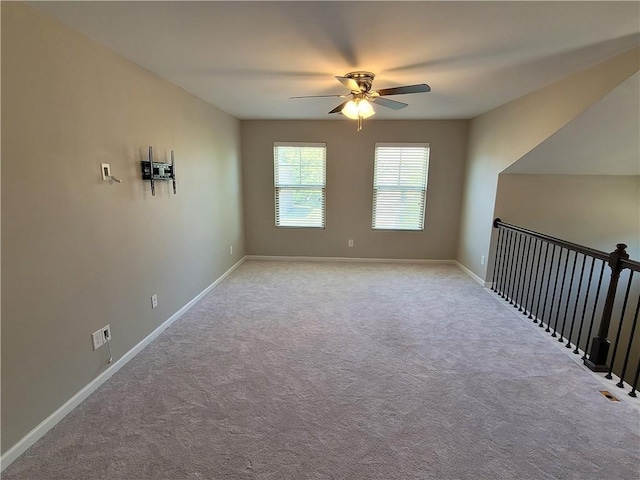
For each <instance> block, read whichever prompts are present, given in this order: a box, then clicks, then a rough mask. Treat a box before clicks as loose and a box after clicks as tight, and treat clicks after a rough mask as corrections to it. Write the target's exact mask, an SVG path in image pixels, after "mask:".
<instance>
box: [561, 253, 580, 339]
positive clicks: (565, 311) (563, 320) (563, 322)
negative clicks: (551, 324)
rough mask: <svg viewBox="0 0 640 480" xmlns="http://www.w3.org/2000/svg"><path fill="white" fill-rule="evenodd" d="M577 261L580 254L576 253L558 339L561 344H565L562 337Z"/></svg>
mask: <svg viewBox="0 0 640 480" xmlns="http://www.w3.org/2000/svg"><path fill="white" fill-rule="evenodd" d="M568 261H569V254H567V262H568ZM577 261H578V253H577V252H575V253H574V255H573V266H572V267H571V281H570V282H569V293H568V294H567V302H566V305H565V307H564V316H563V318H562V328H561V329H560V338H559V339H558V341H559V342H564V340H563V339H562V337H563V336H564V327H565V325H566V324H567V314H568V313H569V299H570V298H571V289H572V288H573V277H574V276H575V274H576V262H577ZM565 271H566V267H565ZM561 295H562V294H561Z"/></svg>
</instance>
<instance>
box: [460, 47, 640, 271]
mask: <svg viewBox="0 0 640 480" xmlns="http://www.w3.org/2000/svg"><path fill="white" fill-rule="evenodd" d="M639 56H640V55H639V49H638V48H635V49H633V50H631V51H629V52H626V53H624V54H621V55H619V56H617V57H615V58H613V59H611V60H609V61H607V62H604V63H602V64H600V65H597V66H595V67H592V68H590V69H587V70H584V71H582V72H579V73H577V74H574V75H571V76H569V77H566V78H564V79H562V80H560V81H558V82H555V83H553V84H551V85H548V86H546V87H544V88H542V89H540V90H537V91H535V92H532V93H530V94H528V95H525V96H524V97H521V98H519V99H517V100H514V101H513V102H510V103H507V104H505V105H503V106H501V107H498V108H496V109H495V110H492V111H490V112H488V113H485V114H483V115H480V116H479V117H476V118H474V119H473V120H472V121H471V124H470V131H469V154H468V159H467V170H466V179H465V185H464V199H463V203H462V214H461V224H460V240H459V242H460V243H459V250H458V261H459V262H460V263H461V264H463V265H464V266H466V267H467V268H469V269H470V270H471V271H472V272H474V273H475V274H477V275H479V276H480V277H482V278H485V275H486V273H487V271H486V269H487V264H486V263H485V264H484V265H481V263H480V258H481V256H483V255H484V256H487V255H488V252H489V248H490V241H491V230H492V227H491V223H492V221H493V218H494V205H495V199H496V191H497V186H498V175H499V174H500V172H502V171H503V170H504V169H505V168H506V167H508V166H509V165H511V164H512V163H514V162H515V161H517V160H518V159H520V158H521V157H522V156H523V155H525V154H526V153H527V152H529V151H530V150H531V149H533V148H534V147H536V146H537V145H538V144H540V143H541V142H542V141H544V140H545V139H546V138H548V137H549V136H550V135H552V134H553V133H554V132H556V131H557V130H558V129H559V128H561V127H562V126H564V125H566V124H567V123H568V122H570V121H571V120H573V119H574V118H575V117H576V116H578V115H579V114H580V113H581V112H583V111H584V110H586V109H587V108H588V107H589V106H591V105H593V104H594V103H595V102H597V101H598V100H599V99H600V98H602V97H603V96H604V95H606V94H607V93H608V92H610V91H611V90H613V89H614V88H615V87H616V86H618V85H619V84H620V83H622V82H623V81H624V80H625V79H627V78H629V77H630V76H631V75H633V74H634V73H635V72H637V71H638V63H639V62H638V61H639ZM608 121H610V120H608Z"/></svg>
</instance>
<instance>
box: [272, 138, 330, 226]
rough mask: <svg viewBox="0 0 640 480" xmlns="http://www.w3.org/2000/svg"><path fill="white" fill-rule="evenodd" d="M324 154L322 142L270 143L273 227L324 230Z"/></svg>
mask: <svg viewBox="0 0 640 480" xmlns="http://www.w3.org/2000/svg"><path fill="white" fill-rule="evenodd" d="M326 151H327V146H326V144H324V143H275V144H274V146H273V158H274V175H273V177H274V183H275V202H276V206H275V207H276V208H275V210H276V212H275V217H276V226H277V227H307V228H324V220H325V178H326V173H325V172H326Z"/></svg>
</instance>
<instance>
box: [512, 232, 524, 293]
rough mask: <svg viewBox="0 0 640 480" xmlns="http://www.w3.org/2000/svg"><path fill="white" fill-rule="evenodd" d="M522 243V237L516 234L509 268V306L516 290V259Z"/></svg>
mask: <svg viewBox="0 0 640 480" xmlns="http://www.w3.org/2000/svg"><path fill="white" fill-rule="evenodd" d="M521 242H522V235H521V234H519V233H518V241H517V242H516V244H517V246H516V254H515V255H516V256H515V257H514V260H513V266H512V267H511V275H510V276H509V305H513V292H514V290H515V288H516V279H517V275H516V273H517V272H516V270H517V269H518V257H519V256H520V244H521Z"/></svg>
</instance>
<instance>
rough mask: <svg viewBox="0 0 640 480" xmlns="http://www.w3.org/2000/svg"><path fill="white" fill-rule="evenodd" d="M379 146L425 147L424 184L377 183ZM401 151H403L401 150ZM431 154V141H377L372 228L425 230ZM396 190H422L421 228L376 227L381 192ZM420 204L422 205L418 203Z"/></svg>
mask: <svg viewBox="0 0 640 480" xmlns="http://www.w3.org/2000/svg"><path fill="white" fill-rule="evenodd" d="M379 148H398V149H402V148H423V149H424V185H421V186H409V185H394V186H383V185H377V182H378V171H379V158H378V149H379ZM400 153H401V152H400ZM430 154H431V145H430V144H429V143H424V142H421V143H411V142H385V143H383V142H376V144H375V150H374V166H373V199H372V205H371V229H372V230H374V231H387V232H390V231H391V232H423V231H424V230H425V217H426V210H427V189H428V183H429V160H430ZM401 166H402V163H400V169H399V171H398V175H400V173H401ZM385 190H386V191H396V192H421V197H420V204H421V214H420V225H419V228H413V226H412V227H410V228H400V226H399V225H394V226H393V227H387V226H385V227H376V217H379V215H376V212H377V207H378V206H379V205H380V202H379V200H378V198H379V195H378V193H379V192H382V191H385ZM418 206H420V205H418Z"/></svg>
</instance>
